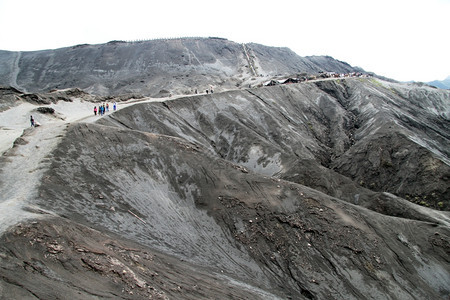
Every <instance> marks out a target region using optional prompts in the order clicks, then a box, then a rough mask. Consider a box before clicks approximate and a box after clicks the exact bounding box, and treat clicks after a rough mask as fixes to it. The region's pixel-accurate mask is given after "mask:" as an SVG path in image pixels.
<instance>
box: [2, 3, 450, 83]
mask: <svg viewBox="0 0 450 300" xmlns="http://www.w3.org/2000/svg"><path fill="white" fill-rule="evenodd" d="M0 28H1V30H0V49H1V50H12V51H31V50H42V49H55V48H60V47H67V46H73V45H77V44H85V43H87V44H101V43H106V42H108V41H111V40H126V41H127V40H137V39H151V38H164V37H184V36H201V37H208V36H218V37H224V38H227V39H229V40H231V41H235V42H255V43H259V44H263V45H267V46H279V47H289V48H290V49H291V50H293V51H295V52H296V53H297V54H299V55H301V56H307V55H330V56H332V57H334V58H336V59H339V60H342V61H345V62H347V63H349V64H350V65H353V66H360V67H362V68H364V69H365V70H367V71H373V72H375V73H377V74H379V75H383V76H386V77H390V78H394V79H397V80H401V81H408V80H416V81H431V80H435V79H438V80H442V79H444V78H446V77H447V76H449V75H450V36H449V29H450V0H420V1H419V0H377V1H375V0H319V1H317V0H296V1H288V0H285V1H283V0H280V1H275V0H271V1H266V0H259V1H258V0H256V1H255V0H240V1H237V0H221V1H215V0H209V1H205V0H190V1H188V0H181V1H179V0H165V1H153V0H147V1H145V0H127V1H122V0H117V1H116V0H77V1H62V0H0Z"/></svg>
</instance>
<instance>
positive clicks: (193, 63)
mask: <svg viewBox="0 0 450 300" xmlns="http://www.w3.org/2000/svg"><path fill="white" fill-rule="evenodd" d="M319 71H325V72H326V71H334V72H340V73H349V72H358V71H361V69H360V68H355V67H351V66H350V65H348V64H347V63H344V62H341V61H338V60H335V59H333V58H331V57H327V56H312V57H300V56H298V55H297V54H295V53H294V52H292V51H291V50H289V49H288V48H276V47H267V46H263V45H259V44H253V43H252V44H245V45H243V44H238V43H235V42H232V41H228V40H226V39H219V38H182V39H173V40H153V41H146V42H137V43H127V42H120V41H116V42H110V43H107V44H101V45H78V46H74V47H69V48H61V49H55V50H42V51H32V52H9V51H0V85H4V86H13V87H15V88H18V89H20V90H22V91H27V92H42V91H48V90H51V89H63V88H74V87H78V88H81V89H83V90H85V91H87V92H90V93H93V94H96V95H104V96H106V95H118V94H130V93H140V94H143V95H146V96H148V95H158V94H160V92H161V91H164V92H167V93H172V94H174V93H176V94H182V93H189V94H190V93H193V92H194V90H195V89H197V90H198V91H204V90H205V89H207V88H209V87H210V86H211V85H212V86H214V87H218V88H220V89H230V88H236V87H239V86H242V85H244V86H248V85H249V84H253V85H254V84H255V83H258V82H259V81H260V80H261V79H263V78H265V77H266V76H268V77H269V78H270V77H272V76H275V75H279V74H281V75H286V74H288V75H289V74H297V73H303V72H306V73H317V72H319Z"/></svg>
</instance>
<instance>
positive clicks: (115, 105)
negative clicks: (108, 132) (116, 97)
mask: <svg viewBox="0 0 450 300" xmlns="http://www.w3.org/2000/svg"><path fill="white" fill-rule="evenodd" d="M113 108H114V111H116V109H117V103H116V102H114V104H113Z"/></svg>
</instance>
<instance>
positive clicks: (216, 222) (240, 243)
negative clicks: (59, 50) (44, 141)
mask: <svg viewBox="0 0 450 300" xmlns="http://www.w3.org/2000/svg"><path fill="white" fill-rule="evenodd" d="M449 101H450V93H449V92H448V91H440V90H436V89H432V88H429V87H417V86H414V85H401V84H393V83H388V82H383V81H379V80H375V79H346V80H325V81H318V82H309V83H302V84H292V85H284V86H275V87H265V88H257V89H249V90H240V91H231V92H224V93H214V94H212V95H211V94H210V95H201V96H193V97H188V98H181V99H178V100H172V101H165V102H161V103H160V102H154V103H142V104H136V105H134V106H130V107H127V108H124V109H121V110H120V111H118V112H116V113H114V114H111V115H109V116H106V117H104V118H102V119H101V120H99V121H97V122H96V123H95V124H83V123H76V124H72V125H70V126H68V128H67V130H66V132H65V136H64V138H63V139H62V141H61V142H60V144H59V145H58V147H57V148H56V149H55V151H53V153H52V154H51V155H50V156H49V157H47V159H48V160H49V161H50V162H51V164H50V165H49V167H48V170H47V171H46V172H45V174H44V176H43V180H42V184H41V185H40V186H39V193H38V195H39V196H38V197H37V198H36V199H35V200H33V201H32V203H30V208H29V209H33V210H34V211H38V212H39V210H41V211H42V212H51V213H52V214H55V215H56V216H54V217H52V218H48V219H46V220H45V221H37V222H32V223H27V224H22V225H20V226H16V227H15V228H13V230H11V231H10V232H9V233H8V234H5V235H3V236H2V241H3V243H2V246H1V247H2V248H1V259H2V265H1V266H2V268H1V269H0V272H1V275H2V278H3V283H2V286H3V287H4V288H3V289H4V290H7V291H8V292H7V293H6V295H11V296H17V295H25V296H28V298H32V297H35V298H52V297H53V298H55V297H57V296H58V295H59V294H58V291H64V292H65V295H66V296H67V295H70V296H73V297H72V298H75V299H76V298H80V299H82V298H86V297H93V296H97V297H104V298H108V297H112V298H114V297H119V298H129V299H145V298H148V297H154V298H158V297H159V298H161V299H164V297H167V298H170V299H179V298H183V299H198V298H209V299H210V298H221V299H222V298H230V299H241V298H246V297H248V298H252V299H253V298H255V299H273V298H280V299H288V298H291V299H380V298H383V299H440V298H442V299H446V298H447V297H448V296H449V295H450V291H449V289H448V287H449V286H450V275H449V274H450V268H449V259H448V258H449V253H450V245H449V240H450V239H449V235H450V229H449V224H450V216H449V214H448V212H446V211H436V210H432V209H429V208H426V207H422V206H418V205H415V204H412V203H411V202H408V201H407V200H406V199H407V198H410V200H412V201H416V200H417V202H420V201H424V202H425V203H426V204H427V205H429V206H436V207H437V208H439V205H440V204H438V203H439V202H442V207H441V209H446V210H448V205H449V203H448V199H449V197H448V189H449V181H448V176H449V163H448V161H449V153H448V149H449V148H448V145H449ZM416 197H417V199H416ZM419 200H420V201H419ZM36 207H37V208H39V209H36ZM87 237H89V238H87ZM6 262H8V263H6ZM77 276H82V278H81V279H82V280H81V279H79V280H74V279H77ZM85 279H86V280H85ZM36 282H38V283H40V284H39V285H37V284H36ZM209 287H211V288H209ZM221 287H222V288H221ZM8 293H9V294H8Z"/></svg>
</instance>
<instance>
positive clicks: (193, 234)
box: [34, 124, 449, 299]
mask: <svg viewBox="0 0 450 300" xmlns="http://www.w3.org/2000/svg"><path fill="white" fill-rule="evenodd" d="M51 159H52V161H53V162H54V163H53V165H52V166H51V168H50V171H49V172H47V174H46V175H45V180H44V182H43V185H42V186H41V188H40V192H39V195H40V196H39V198H38V199H36V200H35V201H34V202H35V204H37V205H38V206H39V207H42V208H43V209H46V210H51V211H53V212H55V213H57V214H58V215H63V216H65V217H66V218H68V219H70V220H75V221H76V222H79V223H82V224H85V225H88V226H93V227H94V228H97V229H101V230H102V231H105V230H107V231H112V232H114V233H115V234H118V235H119V236H122V237H126V238H128V239H131V240H134V241H137V242H139V243H140V244H142V245H145V246H147V247H151V248H156V249H158V250H159V251H162V252H164V253H172V254H174V255H175V256H177V257H180V258H182V259H183V260H188V261H189V262H191V263H194V264H197V265H199V266H202V267H206V266H209V267H210V268H212V270H213V273H216V272H222V271H223V272H224V274H225V275H226V276H227V277H228V278H234V280H237V281H239V282H244V283H246V284H250V285H251V286H255V287H258V288H262V289H265V290H266V291H271V292H272V293H273V294H278V295H279V296H280V297H281V298H285V297H292V298H296V299H316V298H317V299H322V298H332V299H337V298H346V299H358V298H361V297H365V298H369V299H378V298H380V297H382V296H384V295H388V297H391V298H393V299H396V298H411V299H420V298H427V297H439V296H440V295H446V294H448V290H446V289H447V287H448V271H449V270H448V265H447V264H446V263H445V262H444V258H445V257H446V255H445V251H446V250H445V249H447V250H448V248H447V247H448V246H447V245H446V244H445V243H444V241H445V239H446V238H447V237H448V234H449V231H448V225H438V223H439V222H440V221H438V220H437V219H436V220H434V221H433V223H434V224H433V223H429V222H423V221H412V220H409V219H403V218H393V217H387V216H383V215H380V214H377V213H374V212H371V211H368V210H366V209H363V208H359V207H356V206H353V205H351V204H348V203H346V202H342V201H340V200H338V199H336V198H331V197H329V196H327V195H325V194H323V193H320V192H318V191H315V190H312V189H309V188H307V187H305V186H302V185H298V184H294V183H290V182H286V181H283V180H277V179H275V178H270V177H265V176H261V175H259V174H256V173H253V172H251V171H247V170H246V169H244V168H242V167H241V166H238V165H234V164H232V163H229V162H227V161H225V160H222V159H218V158H217V157H216V156H215V155H212V154H211V153H208V152H207V151H206V150H205V149H203V148H202V147H199V146H198V145H195V144H192V143H189V142H186V141H185V140H182V139H179V138H173V137H169V136H165V135H158V134H150V133H143V132H140V131H134V130H129V129H117V128H114V127H109V126H100V125H87V124H86V125H74V126H71V127H70V128H69V131H68V133H67V137H66V139H65V140H64V141H63V142H62V143H61V144H60V146H59V147H58V149H57V151H55V152H54V153H53V156H52V157H51ZM72 178H77V180H76V181H74V180H73V179H72ZM432 224H433V225H432ZM443 243H444V244H443ZM399 258H401V259H399ZM424 261H427V263H424ZM406 262H407V263H406ZM356 278H358V279H356Z"/></svg>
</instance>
